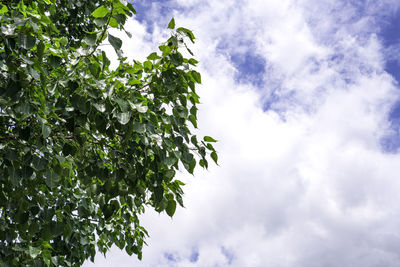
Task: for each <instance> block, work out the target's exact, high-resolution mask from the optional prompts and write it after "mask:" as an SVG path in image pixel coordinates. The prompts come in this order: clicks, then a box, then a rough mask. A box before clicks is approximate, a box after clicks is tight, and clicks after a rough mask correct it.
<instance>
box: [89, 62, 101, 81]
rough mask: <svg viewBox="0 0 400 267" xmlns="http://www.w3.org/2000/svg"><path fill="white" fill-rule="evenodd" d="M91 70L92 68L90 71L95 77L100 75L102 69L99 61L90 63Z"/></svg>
mask: <svg viewBox="0 0 400 267" xmlns="http://www.w3.org/2000/svg"><path fill="white" fill-rule="evenodd" d="M89 70H90V73H91V74H92V75H93V76H94V77H95V78H98V77H99V73H100V70H101V68H100V64H99V63H97V62H95V63H93V64H90V65H89Z"/></svg>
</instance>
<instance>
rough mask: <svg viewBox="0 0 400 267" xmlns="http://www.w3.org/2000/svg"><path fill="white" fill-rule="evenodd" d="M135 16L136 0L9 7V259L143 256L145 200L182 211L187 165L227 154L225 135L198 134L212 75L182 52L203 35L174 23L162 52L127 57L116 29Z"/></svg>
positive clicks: (3, 245) (3, 139) (3, 178)
mask: <svg viewBox="0 0 400 267" xmlns="http://www.w3.org/2000/svg"><path fill="white" fill-rule="evenodd" d="M134 13H135V10H134V8H133V6H132V5H131V4H130V3H127V2H126V1H125V0H97V1H93V0H24V1H22V0H21V1H13V0H5V1H2V3H1V4H0V27H1V33H0V127H1V130H0V266H80V265H82V264H83V262H84V261H85V260H86V259H88V258H90V259H92V260H93V258H94V256H95V253H96V251H97V250H98V251H100V252H102V253H104V254H105V253H106V252H107V250H108V249H109V248H110V247H111V246H112V245H113V244H115V245H116V246H118V247H119V248H120V249H125V250H126V252H127V253H128V254H129V255H131V254H137V255H138V257H139V258H141V257H142V252H141V251H142V247H143V244H145V242H144V239H145V237H146V236H147V232H146V230H145V229H144V228H143V227H142V226H141V225H140V224H139V215H140V214H141V213H143V212H144V210H145V207H146V206H149V207H152V208H154V209H155V210H156V211H158V212H163V211H165V212H166V213H167V214H168V215H169V216H173V214H174V213H175V210H176V206H177V203H178V204H179V205H180V206H183V202H182V194H183V191H182V186H183V185H184V184H183V183H182V182H181V181H179V180H177V179H175V174H176V173H177V171H178V170H179V169H180V167H181V166H182V167H184V168H185V169H186V170H187V171H188V172H189V173H191V174H193V171H194V169H195V166H196V163H197V162H198V163H199V165H200V166H202V167H206V168H207V166H208V162H207V159H208V158H209V157H211V158H212V159H213V160H214V161H215V162H217V160H218V157H217V154H216V153H215V150H214V148H213V146H212V145H211V143H212V142H215V141H216V140H214V139H213V138H211V137H208V136H206V137H204V138H203V140H202V141H200V142H198V141H197V137H196V135H193V134H192V133H191V127H192V126H193V127H195V128H197V107H196V105H197V104H198V103H199V96H198V95H197V94H196V91H195V85H196V84H198V83H201V76H200V74H199V73H198V72H196V71H195V70H193V69H191V66H195V65H196V64H197V63H198V62H197V61H196V60H195V59H193V58H190V59H187V58H185V57H184V56H183V55H182V54H181V53H180V49H181V48H182V47H184V48H186V49H187V51H189V53H190V54H191V51H190V50H189V49H188V48H187V46H186V44H185V42H184V38H189V39H190V40H191V41H194V35H193V33H192V32H191V31H190V30H188V29H185V28H178V29H176V30H174V28H175V21H174V20H173V19H172V20H171V22H170V23H169V25H168V28H169V29H171V37H170V38H169V39H168V40H167V41H166V42H165V43H163V44H162V45H160V46H159V50H160V51H159V52H154V53H151V54H150V55H149V56H148V57H147V60H146V61H144V62H139V61H133V62H128V61H127V59H126V58H125V57H123V51H122V50H121V47H122V41H121V39H119V38H118V37H116V36H113V35H111V34H109V33H108V32H107V30H108V29H109V28H110V27H113V28H117V29H120V30H124V28H123V27H124V23H125V21H126V20H127V19H128V18H129V17H130V16H132V15H133V14H134ZM102 42H108V43H109V44H110V45H111V46H112V47H113V48H114V49H115V51H116V52H117V55H118V57H119V66H118V67H117V69H115V70H111V69H110V68H109V66H110V60H109V59H108V58H107V55H106V53H105V52H104V51H102V50H101V49H99V44H100V43H102ZM188 122H190V125H189V124H188Z"/></svg>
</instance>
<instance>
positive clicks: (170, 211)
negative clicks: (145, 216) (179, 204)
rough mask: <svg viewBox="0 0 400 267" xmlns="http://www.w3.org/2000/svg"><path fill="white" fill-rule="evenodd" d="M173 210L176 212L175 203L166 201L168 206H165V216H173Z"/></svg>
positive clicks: (171, 200)
mask: <svg viewBox="0 0 400 267" xmlns="http://www.w3.org/2000/svg"><path fill="white" fill-rule="evenodd" d="M175 210H176V202H175V200H173V199H170V200H168V205H167V209H166V211H167V214H168V216H170V217H172V216H174V214H175Z"/></svg>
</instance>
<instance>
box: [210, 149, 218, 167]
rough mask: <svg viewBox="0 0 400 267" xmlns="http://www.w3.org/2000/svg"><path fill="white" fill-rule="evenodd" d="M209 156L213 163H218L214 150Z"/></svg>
mask: <svg viewBox="0 0 400 267" xmlns="http://www.w3.org/2000/svg"><path fill="white" fill-rule="evenodd" d="M211 158H212V159H213V160H214V162H215V164H217V165H218V155H217V153H216V152H215V151H213V152H211Z"/></svg>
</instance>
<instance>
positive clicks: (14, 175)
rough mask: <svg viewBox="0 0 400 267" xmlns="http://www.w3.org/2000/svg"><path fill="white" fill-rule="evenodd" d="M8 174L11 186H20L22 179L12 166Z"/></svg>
mask: <svg viewBox="0 0 400 267" xmlns="http://www.w3.org/2000/svg"><path fill="white" fill-rule="evenodd" d="M8 174H9V177H10V181H11V184H12V185H13V186H18V185H19V181H20V180H21V177H20V176H19V175H18V172H17V171H16V170H14V168H13V167H12V166H10V167H8Z"/></svg>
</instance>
